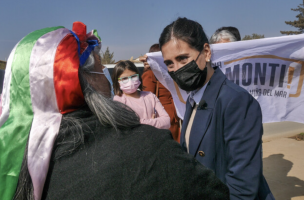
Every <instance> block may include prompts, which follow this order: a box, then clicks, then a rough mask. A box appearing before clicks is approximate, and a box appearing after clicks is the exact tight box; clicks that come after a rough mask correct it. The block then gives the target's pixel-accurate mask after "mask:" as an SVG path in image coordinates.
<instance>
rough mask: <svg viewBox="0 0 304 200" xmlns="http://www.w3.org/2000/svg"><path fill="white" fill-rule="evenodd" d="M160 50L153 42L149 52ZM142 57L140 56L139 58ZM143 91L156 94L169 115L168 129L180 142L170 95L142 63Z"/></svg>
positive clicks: (177, 118)
mask: <svg viewBox="0 0 304 200" xmlns="http://www.w3.org/2000/svg"><path fill="white" fill-rule="evenodd" d="M158 51H160V48H159V44H153V45H152V46H151V47H150V49H149V53H151V52H158ZM141 59H142V58H141ZM142 83H143V91H150V92H152V93H153V94H155V95H156V97H157V98H158V99H159V101H160V102H161V104H162V105H163V106H164V108H165V110H166V111H167V113H168V114H169V116H170V124H171V126H170V129H169V130H170V131H171V134H172V136H173V139H174V140H175V141H177V142H180V128H179V117H178V116H177V113H176V110H175V106H174V102H173V98H172V95H171V93H170V91H169V90H167V88H165V86H164V85H163V84H161V83H160V82H159V81H158V80H157V79H156V77H155V76H154V74H153V71H152V70H151V68H150V66H149V64H147V63H146V64H145V65H144V73H143V75H142Z"/></svg>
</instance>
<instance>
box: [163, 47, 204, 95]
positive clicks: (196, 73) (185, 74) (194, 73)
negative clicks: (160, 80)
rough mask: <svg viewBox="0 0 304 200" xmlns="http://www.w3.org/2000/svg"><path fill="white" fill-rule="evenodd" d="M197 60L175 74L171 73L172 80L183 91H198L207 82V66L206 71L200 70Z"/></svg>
mask: <svg viewBox="0 0 304 200" xmlns="http://www.w3.org/2000/svg"><path fill="white" fill-rule="evenodd" d="M200 55H201V53H200V54H199V55H198V56H197V58H196V60H197V59H198V57H199V56H200ZM196 60H192V61H191V62H189V63H188V64H186V65H185V66H183V67H182V68H180V69H178V70H177V71H175V72H169V75H170V76H171V78H172V79H173V80H174V81H175V82H176V83H177V85H178V86H179V87H180V88H181V89H183V90H186V91H193V90H196V89H198V88H199V87H202V86H203V85H204V83H205V81H206V77H207V66H205V68H204V70H200V68H199V67H198V66H197V64H196ZM206 65H207V64H206Z"/></svg>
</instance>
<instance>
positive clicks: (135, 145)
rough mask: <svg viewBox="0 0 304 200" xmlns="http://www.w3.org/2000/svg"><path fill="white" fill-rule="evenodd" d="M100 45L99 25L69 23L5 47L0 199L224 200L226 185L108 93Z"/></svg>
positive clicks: (107, 80) (0, 149)
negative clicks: (89, 27) (96, 27)
mask: <svg viewBox="0 0 304 200" xmlns="http://www.w3.org/2000/svg"><path fill="white" fill-rule="evenodd" d="M36 41H37V42H36ZM29 44H32V45H29ZM32 48H34V49H32ZM100 48H101V43H100V37H99V36H98V34H97V31H96V30H93V31H91V32H89V33H88V34H86V26H85V25H84V24H83V23H81V22H75V23H74V24H73V29H72V31H70V30H68V29H66V28H64V27H51V28H46V29H42V30H38V31H34V32H32V33H30V34H29V35H27V36H26V37H24V38H23V39H22V40H21V41H20V43H19V45H18V46H17V47H16V48H15V49H14V50H13V51H12V53H11V55H10V58H9V60H12V58H14V60H13V62H12V64H9V65H8V71H7V74H6V77H5V86H4V88H5V90H4V94H5V95H4V97H5V98H6V97H8V96H9V98H8V99H7V102H8V103H7V104H5V109H4V113H3V114H4V115H2V116H1V118H0V136H1V143H0V161H1V162H0V183H1V184H0V199H1V200H7V199H15V200H17V199H18V200H40V199H65V200H69V199H71V200H74V199H79V200H80V199H92V200H94V199H117V200H118V199H219V200H221V199H223V200H224V199H228V198H229V191H228V188H227V186H226V185H225V184H223V183H222V182H221V181H220V180H219V179H218V178H216V176H215V175H214V173H213V172H212V171H211V170H209V169H207V168H206V167H204V166H203V165H201V164H199V163H198V162H197V161H196V160H195V159H194V158H193V156H190V155H188V154H187V153H186V152H184V151H183V150H182V148H181V147H180V145H179V144H177V143H176V142H175V141H174V140H173V139H172V136H171V133H170V132H169V131H168V130H160V129H156V128H154V127H152V126H147V125H141V124H140V119H139V117H138V116H137V115H136V113H135V112H134V111H133V110H132V109H130V108H129V107H128V106H126V105H125V104H122V103H120V102H117V101H113V100H112V94H111V79H109V73H108V70H107V68H105V67H104V66H103V65H101V62H100V58H101V57H100ZM29 52H30V53H29ZM30 57H32V58H33V59H31V63H30V64H29V61H30V59H29V58H30ZM33 66H34V68H32V67H33ZM45 66H47V68H46V67H45ZM37 74H39V76H38V77H37V76H36V75H37ZM11 76H14V77H23V78H24V79H26V80H35V81H23V82H22V83H20V82H16V81H15V80H14V79H11V78H10V77H11ZM36 77H37V79H35V78H36ZM16 80H18V79H16ZM22 80H23V79H22ZM22 80H21V81H22ZM9 87H10V90H9ZM29 88H30V90H31V91H29ZM10 91H11V92H10ZM7 92H9V93H7ZM20 94H23V95H24V98H19V95H20ZM15 99H18V101H15ZM8 107H9V108H10V109H7V108H8ZM16 108H18V109H17V111H16ZM31 109H34V110H35V112H34V113H32V112H31ZM30 114H33V115H34V116H30ZM6 117H8V118H6Z"/></svg>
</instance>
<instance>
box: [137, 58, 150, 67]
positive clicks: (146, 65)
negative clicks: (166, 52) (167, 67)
mask: <svg viewBox="0 0 304 200" xmlns="http://www.w3.org/2000/svg"><path fill="white" fill-rule="evenodd" d="M147 58H148V56H147V55H144V56H141V57H139V61H141V62H143V63H144V71H146V70H148V69H150V65H149V64H148V62H147Z"/></svg>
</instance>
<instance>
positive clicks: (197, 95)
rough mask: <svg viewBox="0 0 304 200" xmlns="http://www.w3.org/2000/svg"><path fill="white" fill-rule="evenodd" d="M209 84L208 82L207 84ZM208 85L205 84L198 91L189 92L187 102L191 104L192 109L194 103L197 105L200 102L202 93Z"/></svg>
mask: <svg viewBox="0 0 304 200" xmlns="http://www.w3.org/2000/svg"><path fill="white" fill-rule="evenodd" d="M208 83H209V82H208ZM208 83H206V84H205V85H204V86H203V87H201V88H200V89H197V90H194V91H191V92H190V97H189V102H190V104H191V106H192V107H193V105H194V102H195V103H196V104H197V105H198V104H199V102H200V100H201V99H202V97H203V95H204V92H205V90H206V87H207V85H208Z"/></svg>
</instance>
